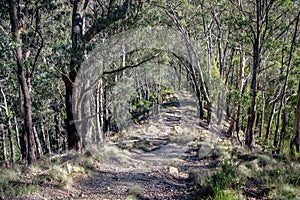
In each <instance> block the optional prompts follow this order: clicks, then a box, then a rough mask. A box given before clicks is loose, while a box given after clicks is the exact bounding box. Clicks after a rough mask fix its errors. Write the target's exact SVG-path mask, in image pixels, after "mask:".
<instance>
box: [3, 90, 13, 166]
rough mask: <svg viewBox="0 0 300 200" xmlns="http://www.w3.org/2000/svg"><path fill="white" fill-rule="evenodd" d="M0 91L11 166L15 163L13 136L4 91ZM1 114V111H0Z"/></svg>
mask: <svg viewBox="0 0 300 200" xmlns="http://www.w3.org/2000/svg"><path fill="white" fill-rule="evenodd" d="M0 90H1V94H2V97H3V103H4V106H3V109H4V111H5V118H6V120H5V124H6V130H7V131H8V138H9V146H10V165H11V166H13V165H14V163H15V156H16V155H15V146H14V136H13V131H12V125H11V120H10V116H9V112H8V105H7V101H6V95H5V93H4V91H3V90H2V88H0ZM0 112H1V110H0Z"/></svg>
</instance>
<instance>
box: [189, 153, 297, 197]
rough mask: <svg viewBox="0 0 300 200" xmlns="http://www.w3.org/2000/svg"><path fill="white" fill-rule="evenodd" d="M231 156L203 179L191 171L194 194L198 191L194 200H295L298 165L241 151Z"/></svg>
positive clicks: (268, 156)
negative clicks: (249, 198) (265, 199)
mask: <svg viewBox="0 0 300 200" xmlns="http://www.w3.org/2000/svg"><path fill="white" fill-rule="evenodd" d="M231 155H232V156H231V157H230V158H226V159H224V160H223V161H220V163H219V167H218V168H216V169H215V170H214V171H212V172H209V173H207V174H206V175H204V174H203V170H199V171H198V172H197V170H195V169H194V170H192V171H191V173H193V177H196V179H195V178H194V182H195V183H196V185H197V186H196V188H195V190H196V191H197V190H198V191H201V193H199V192H198V193H196V194H198V196H196V198H197V199H217V200H221V199H224V200H226V199H246V198H247V197H251V198H255V199H262V198H267V199H299V197H300V165H299V163H297V162H288V161H285V160H282V159H277V158H274V157H273V156H272V155H271V154H267V153H266V152H265V153H250V152H248V151H243V150H242V151H238V152H234V153H233V154H231ZM197 173H198V175H197ZM201 173H202V174H201ZM203 188H205V190H206V191H205V190H203ZM210 190H211V191H212V192H207V191H210Z"/></svg>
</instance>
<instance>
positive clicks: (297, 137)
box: [290, 79, 300, 155]
mask: <svg viewBox="0 0 300 200" xmlns="http://www.w3.org/2000/svg"><path fill="white" fill-rule="evenodd" d="M294 145H295V147H296V150H297V151H298V152H299V147H300V79H299V83H298V101H297V108H296V118H295V125H294V135H293V137H292V139H291V142H290V153H291V155H294V150H293V146H294Z"/></svg>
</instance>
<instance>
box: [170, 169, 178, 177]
mask: <svg viewBox="0 0 300 200" xmlns="http://www.w3.org/2000/svg"><path fill="white" fill-rule="evenodd" d="M169 173H170V174H171V175H173V176H176V175H178V174H179V171H178V169H177V168H176V167H169Z"/></svg>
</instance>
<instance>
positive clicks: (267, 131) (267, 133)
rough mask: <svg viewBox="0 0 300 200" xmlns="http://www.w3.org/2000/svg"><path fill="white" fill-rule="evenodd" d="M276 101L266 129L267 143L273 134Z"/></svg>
mask: <svg viewBox="0 0 300 200" xmlns="http://www.w3.org/2000/svg"><path fill="white" fill-rule="evenodd" d="M276 104H277V103H276V100H275V101H274V102H273V104H272V110H271V113H270V117H269V120H268V125H267V128H266V135H265V141H267V140H268V139H269V136H270V133H271V128H272V122H273V118H274V114H275V108H276Z"/></svg>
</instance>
